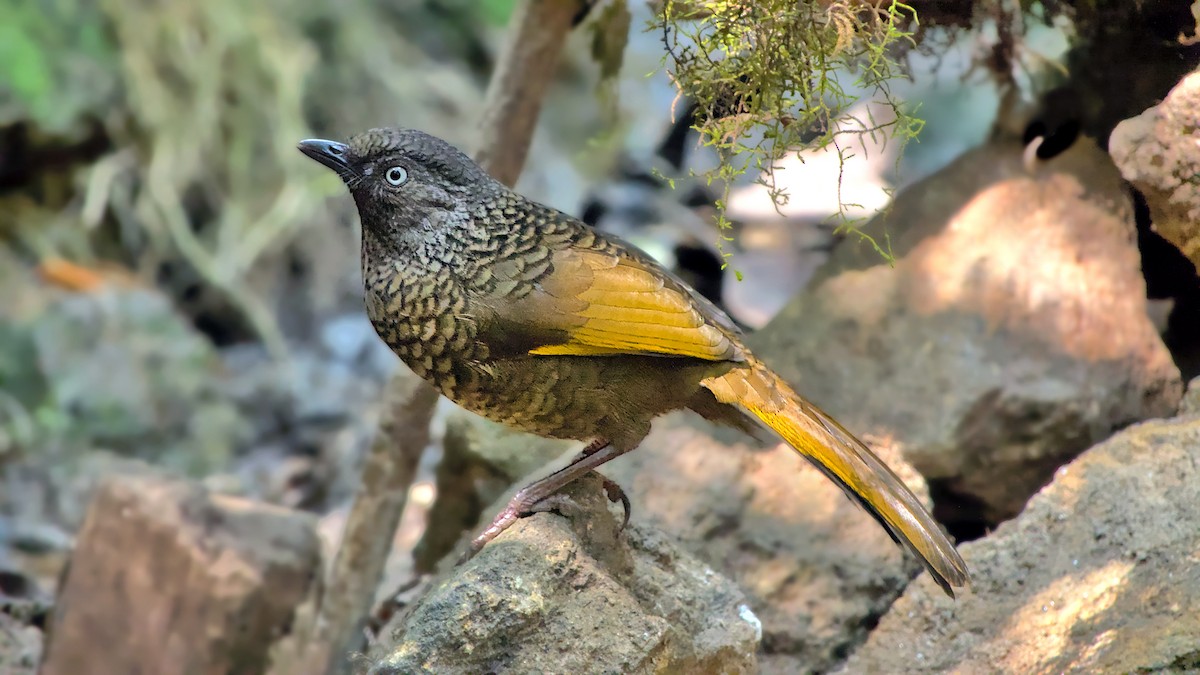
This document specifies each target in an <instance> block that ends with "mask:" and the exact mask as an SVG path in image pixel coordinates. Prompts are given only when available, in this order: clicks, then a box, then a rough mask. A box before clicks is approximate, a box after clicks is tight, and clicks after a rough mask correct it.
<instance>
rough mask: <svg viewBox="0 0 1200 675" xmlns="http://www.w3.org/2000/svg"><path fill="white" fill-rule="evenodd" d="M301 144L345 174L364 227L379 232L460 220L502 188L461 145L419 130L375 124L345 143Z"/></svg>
mask: <svg viewBox="0 0 1200 675" xmlns="http://www.w3.org/2000/svg"><path fill="white" fill-rule="evenodd" d="M299 148H300V151H301V152H303V153H304V154H305V155H307V156H309V157H310V158H312V159H314V160H316V161H318V162H320V163H321V164H324V165H325V166H327V167H329V168H330V169H333V170H334V171H335V172H337V174H338V175H339V176H341V178H342V180H343V181H344V182H345V183H346V187H347V188H349V190H350V194H351V195H353V196H354V201H355V203H356V204H357V205H358V212H359V217H360V218H361V219H362V223H363V227H364V228H365V229H369V230H375V231H376V232H378V233H380V234H389V233H390V234H397V233H398V232H399V231H402V230H406V229H412V228H422V229H429V228H431V227H432V228H440V227H441V226H444V225H448V224H451V223H453V222H455V221H459V222H461V221H462V220H463V219H465V218H467V213H468V212H469V211H470V209H471V207H472V206H473V205H474V204H476V203H478V202H479V201H480V200H481V199H485V198H487V197H488V196H490V194H491V193H492V192H493V191H494V190H496V189H498V187H499V183H497V182H496V181H495V180H494V179H492V178H491V176H489V175H488V174H487V173H486V172H485V171H484V170H483V169H482V168H480V167H479V165H478V164H476V163H475V162H474V161H472V160H471V158H470V157H468V156H467V155H465V154H464V153H463V152H461V151H460V150H459V149H458V148H455V147H454V146H452V145H450V144H449V143H447V142H446V141H443V140H442V139H440V138H437V137H435V136H430V135H429V134H427V133H424V132H422V131H417V130H415V129H401V128H380V129H371V130H369V131H365V132H363V133H361V134H358V135H356V136H353V137H352V138H350V139H349V140H347V141H346V142H345V143H340V142H337V141H328V140H323V139H310V140H306V141H301V142H300V144H299Z"/></svg>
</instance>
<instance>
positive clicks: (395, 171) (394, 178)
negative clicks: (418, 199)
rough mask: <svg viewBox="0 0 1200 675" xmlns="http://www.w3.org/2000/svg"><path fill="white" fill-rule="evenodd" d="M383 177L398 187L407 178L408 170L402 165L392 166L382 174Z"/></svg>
mask: <svg viewBox="0 0 1200 675" xmlns="http://www.w3.org/2000/svg"><path fill="white" fill-rule="evenodd" d="M383 177H384V178H386V179H387V182H389V183H391V184H392V185H395V186H396V187H400V186H401V185H404V182H405V181H407V180H408V170H407V169H405V168H404V167H402V166H393V167H392V168H390V169H388V170H387V173H385V174H383Z"/></svg>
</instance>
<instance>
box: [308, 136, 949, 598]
mask: <svg viewBox="0 0 1200 675" xmlns="http://www.w3.org/2000/svg"><path fill="white" fill-rule="evenodd" d="M300 148H301V150H302V151H304V152H305V154H307V155H309V156H310V157H312V158H313V159H316V160H317V161H320V162H321V163H322V164H325V165H326V166H328V167H330V168H332V169H333V170H335V171H337V172H338V173H339V175H340V176H341V177H342V179H343V180H344V181H345V182H346V184H347V186H348V187H349V189H350V192H351V194H352V195H353V196H354V200H355V202H356V204H357V206H358V211H359V215H360V218H361V219H362V225H363V246H362V267H363V277H364V279H363V280H364V288H365V299H366V306H367V312H368V314H369V316H370V318H371V321H372V323H373V324H374V326H375V329H376V331H377V332H378V333H379V335H380V337H381V338H382V339H383V340H384V341H385V342H386V343H387V344H388V346H389V347H391V348H392V350H393V351H395V353H396V354H397V355H399V356H400V358H401V359H403V361H404V362H405V363H406V364H407V365H408V366H409V367H410V368H411V369H412V370H413V371H414V372H416V373H417V374H418V375H420V376H421V377H423V378H425V379H426V380H428V381H430V382H431V383H433V384H434V385H435V386H436V387H437V388H438V389H439V390H440V391H441V392H442V393H443V394H444V395H445V396H446V397H447V398H449V399H450V400H452V401H454V402H455V403H457V404H459V405H461V406H463V407H464V408H467V409H469V410H472V411H474V412H477V413H479V414H481V415H483V416H485V417H488V418H490V419H493V420H496V421H498V422H501V423H504V424H507V425H509V426H511V427H513V428H515V429H519V430H522V431H527V432H532V433H535V434H540V435H543V436H550V437H556V438H569V439H579V440H591V441H593V443H592V445H591V446H589V448H588V450H587V451H585V453H584V454H581V455H580V457H579V458H577V460H576V462H575V463H573V464H572V465H571V466H570V467H568V469H565V470H563V471H560V472H558V473H556V474H554V475H552V476H551V477H549V478H547V479H544V480H543V481H539V482H537V483H535V484H533V485H531V486H529V487H528V488H526V490H525V491H523V493H519V494H518V497H517V498H516V499H514V504H512V505H510V508H509V509H508V510H506V514H502V515H501V516H498V517H497V521H496V522H494V523H493V526H492V527H491V528H489V530H488V531H487V532H486V533H485V535H486V536H481V538H480V539H478V540H477V544H478V545H482V544H483V543H485V542H486V541H487V540H489V539H490V538H491V537H494V536H495V535H496V534H498V533H499V532H500V531H502V530H503V529H504V528H505V527H507V525H508V524H510V523H511V521H512V520H513V519H515V517H517V516H519V515H523V514H524V513H527V512H529V511H530V510H532V508H531V507H532V506H533V505H535V504H536V503H537V502H538V500H540V499H542V498H544V497H546V496H548V495H549V494H550V493H552V492H553V491H554V490H557V489H558V487H561V485H562V484H564V483H565V482H569V481H570V480H572V479H573V478H574V477H576V476H578V475H581V474H582V473H585V472H586V471H588V470H590V469H591V468H594V467H595V466H598V465H599V464H601V463H603V462H604V461H607V460H608V459H611V458H612V457H616V456H619V455H620V454H621V453H623V452H627V451H629V450H632V449H633V448H635V447H636V446H637V445H638V444H639V443H640V442H641V441H642V439H643V438H644V437H645V436H646V434H647V433H648V432H649V430H650V422H651V420H653V419H654V418H655V417H657V416H658V415H661V414H663V413H665V412H669V411H671V410H677V409H682V408H690V409H692V410H694V411H696V412H697V413H699V414H701V415H703V416H705V417H707V418H709V419H711V420H714V421H717V422H720V423H724V424H729V425H732V426H735V427H737V428H740V429H743V430H745V431H752V430H754V429H756V428H759V427H760V425H761V426H765V427H766V428H769V429H771V430H773V431H774V432H776V433H777V434H779V436H781V437H782V438H783V439H784V440H785V441H786V442H787V443H788V444H789V445H791V446H792V447H793V448H795V449H796V450H797V451H798V452H799V453H800V454H801V455H803V456H804V457H805V458H807V459H809V460H810V461H811V462H813V464H815V465H816V466H817V467H818V468H820V469H821V470H822V471H823V472H824V473H825V474H826V475H827V476H829V477H830V478H831V479H832V480H833V481H834V482H835V483H837V484H838V485H839V486H841V487H842V488H843V490H845V491H846V493H847V494H848V495H849V496H850V497H851V498H853V499H854V500H855V501H857V502H858V503H860V504H861V505H863V506H864V507H865V508H866V509H867V511H868V512H869V513H871V515H873V516H874V517H875V518H876V519H877V520H879V522H880V523H881V524H882V525H883V526H884V527H885V528H886V529H887V531H888V532H889V534H891V535H892V537H893V538H894V539H896V540H897V541H898V542H901V543H902V544H904V545H905V546H906V547H907V548H908V549H909V550H910V551H912V552H913V553H914V554H916V555H917V557H918V558H919V559H921V560H922V562H923V563H924V564H925V566H926V568H927V569H929V571H930V572H931V574H932V575H933V577H934V579H935V580H936V581H937V582H938V583H939V584H940V585H941V586H942V587H943V588H944V589H945V590H946V592H947V593H951V594H953V593H952V590H951V587H953V586H962V585H965V584H966V583H967V582H968V575H967V571H966V565H965V563H964V562H963V561H962V559H961V558H960V557H959V555H958V553H957V551H956V550H955V549H954V547H953V545H952V544H951V543H950V542H949V540H948V539H947V538H946V537H945V535H944V534H942V532H941V530H940V529H939V528H938V526H937V524H936V523H935V522H934V521H933V519H932V518H931V517H930V516H929V514H928V513H927V512H926V510H925V509H924V507H923V506H922V505H921V504H920V502H919V500H917V498H916V497H915V496H914V495H913V494H912V493H911V492H910V491H909V490H908V489H907V488H906V487H905V486H904V484H903V483H902V482H901V481H900V480H899V479H898V478H897V477H896V476H895V474H893V473H892V472H891V470H889V469H888V468H887V466H886V465H884V464H883V463H882V462H881V461H880V460H879V459H877V458H876V457H875V456H874V455H873V454H872V453H871V451H870V450H869V449H867V448H866V446H864V445H863V444H862V443H861V442H859V441H858V440H857V439H855V438H854V437H853V436H852V435H851V434H850V433H849V432H847V431H846V430H845V429H843V428H842V427H841V426H840V425H838V424H837V422H835V421H834V420H833V419H832V418H830V417H829V416H828V415H826V414H825V413H823V412H821V411H820V410H819V409H817V408H816V407H815V406H813V405H812V404H811V403H809V402H808V401H806V400H804V399H803V398H802V397H800V396H799V395H798V394H796V393H795V392H794V391H793V390H792V389H791V388H790V387H789V386H788V385H787V384H786V383H785V382H783V381H782V380H781V379H779V378H778V377H777V376H776V375H775V374H774V373H772V372H771V371H770V370H769V369H768V368H767V367H766V366H765V365H764V364H762V362H760V361H759V360H758V359H757V358H756V357H755V356H754V355H753V354H751V353H750V351H749V349H747V348H746V346H745V345H744V344H743V342H742V338H741V333H740V331H739V330H738V329H737V327H736V326H735V324H734V323H733V322H732V321H731V320H730V319H729V318H728V317H727V316H726V315H725V314H724V313H723V312H721V310H719V309H718V308H716V307H715V306H713V305H712V304H711V303H709V302H708V301H707V300H705V299H704V298H703V297H701V296H700V295H699V294H697V293H696V292H695V291H693V290H692V289H690V288H688V287H687V286H686V285H685V284H684V283H683V282H682V281H680V280H679V279H677V278H676V277H675V276H673V275H672V274H671V273H670V272H669V271H667V270H665V269H664V268H662V267H661V266H660V265H658V264H657V263H656V262H655V261H654V260H653V259H651V258H650V257H649V256H647V255H645V254H644V253H642V252H641V251H639V250H638V249H636V248H635V247H633V246H631V245H629V244H627V243H624V242H622V241H620V240H618V239H616V238H615V237H611V236H609V235H606V234H604V233H601V232H597V231H595V230H593V229H591V228H590V227H588V226H587V225H585V224H583V223H582V222H580V221H578V220H576V219H575V218H572V217H570V216H568V215H566V214H563V213H561V212H559V211H556V210H554V209H551V208H549V207H546V206H543V205H540V204H537V203H534V202H532V201H529V200H527V199H525V198H523V197H521V196H520V195H518V194H516V193H514V192H512V191H511V190H509V189H508V188H507V187H505V186H504V185H502V184H500V183H499V182H497V181H495V180H493V179H492V178H491V177H490V176H488V175H487V173H485V172H484V171H483V170H482V169H481V168H480V167H479V166H478V165H476V164H475V163H474V162H473V161H471V159H470V158H468V157H467V156H466V155H464V154H463V153H462V152H460V151H458V150H457V149H455V148H454V147H453V146H451V145H449V144H448V143H446V142H445V141H442V140H441V139H438V138H435V137H432V136H429V135H427V134H424V133H422V132H419V131H415V130H409V129H373V130H371V131H368V132H365V133H363V134H360V135H358V136H355V137H354V138H351V139H350V140H349V142H348V143H346V144H342V143H336V142H333V141H321V140H312V141H304V142H303V143H301V145H300ZM600 449H602V450H603V451H602V452H597V450H600ZM522 499H524V501H521V500H522Z"/></svg>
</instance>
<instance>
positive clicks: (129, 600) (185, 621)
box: [41, 476, 320, 675]
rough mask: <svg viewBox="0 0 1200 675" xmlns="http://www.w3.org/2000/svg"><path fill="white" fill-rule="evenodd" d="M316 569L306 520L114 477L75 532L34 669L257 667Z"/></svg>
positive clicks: (157, 481) (161, 482)
mask: <svg viewBox="0 0 1200 675" xmlns="http://www.w3.org/2000/svg"><path fill="white" fill-rule="evenodd" d="M319 570H320V556H319V543H318V540H317V535H316V533H315V530H314V528H313V519H312V518H310V517H308V516H305V515H302V514H299V513H297V512H292V511H287V510H284V509H280V508H277V507H271V506H267V505H264V504H258V503H254V502H249V501H246V500H242V499H237V498H232V497H226V496H221V495H212V494H209V493H208V492H207V491H205V490H204V489H202V488H201V487H199V486H198V485H196V484H194V483H189V482H186V481H181V480H173V479H166V478H158V477H149V476H142V477H128V478H114V479H113V480H111V481H108V482H106V483H105V484H104V485H103V486H102V487H101V489H100V490H99V491H98V493H97V495H96V497H95V499H94V501H93V502H92V505H91V508H90V509H89V511H88V516H87V519H86V520H85V522H84V524H83V527H82V528H81V530H80V532H79V537H78V543H77V545H76V547H75V551H74V553H73V555H72V556H71V562H70V565H69V566H68V569H67V573H66V576H65V579H64V581H63V586H62V589H61V592H60V594H59V598H58V602H57V604H56V607H55V610H54V614H53V618H52V622H51V626H50V629H49V641H48V643H47V645H46V656H45V662H44V664H43V669H42V671H41V672H42V673H44V674H45V675H54V674H55V673H80V672H97V673H99V672H103V673H132V672H154V673H163V674H167V673H199V672H223V673H226V672H227V673H259V672H262V671H263V669H264V668H265V666H266V665H267V653H268V649H269V648H270V646H271V643H272V642H273V641H274V640H276V639H278V638H279V637H281V636H282V635H283V634H285V633H286V632H287V630H288V629H289V626H290V623H291V621H292V617H293V613H294V611H295V609H296V607H297V606H298V605H300V604H301V603H302V602H303V601H304V599H305V596H306V594H307V593H308V591H309V587H310V584H311V583H312V581H313V579H314V578H316V577H317V576H318V574H319Z"/></svg>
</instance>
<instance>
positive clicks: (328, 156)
mask: <svg viewBox="0 0 1200 675" xmlns="http://www.w3.org/2000/svg"><path fill="white" fill-rule="evenodd" d="M296 147H298V148H300V152H303V153H304V154H306V155H308V156H309V157H310V158H312V159H315V160H317V161H318V162H320V163H322V164H324V165H325V166H327V167H329V168H330V169H333V170H334V171H336V172H337V174H338V175H339V176H341V177H342V178H346V177H347V176H348V175H349V173H350V172H351V171H352V169H351V167H350V160H349V157H348V156H347V155H348V154H349V150H350V146H348V145H346V144H345V143H338V142H337V141H326V140H324V139H320V138H310V139H308V140H306V141H300V144H299V145H297V146H296Z"/></svg>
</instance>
